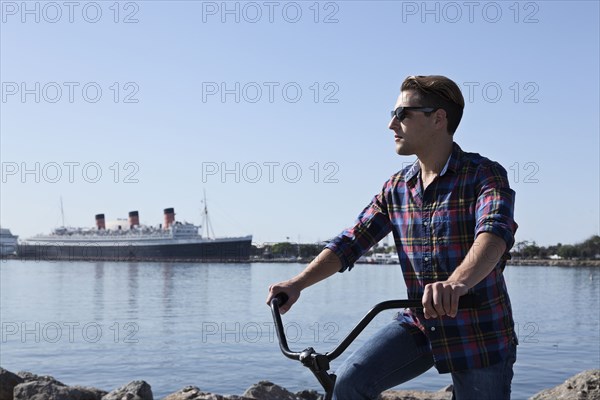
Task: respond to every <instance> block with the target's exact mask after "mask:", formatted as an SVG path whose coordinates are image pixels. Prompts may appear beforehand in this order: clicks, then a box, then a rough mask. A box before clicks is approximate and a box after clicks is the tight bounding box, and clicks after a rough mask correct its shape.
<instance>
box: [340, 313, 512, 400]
mask: <svg viewBox="0 0 600 400" xmlns="http://www.w3.org/2000/svg"><path fill="white" fill-rule="evenodd" d="M515 360H516V344H513V345H512V346H511V348H510V354H508V356H507V357H506V358H505V360H504V361H502V362H500V363H498V364H494V365H492V366H489V367H487V368H480V369H473V370H468V371H460V372H453V373H452V382H453V384H454V391H453V394H452V399H453V400H472V399H477V400H497V399H498V400H506V399H510V384H511V381H512V377H513V369H512V367H513V364H514V362H515ZM432 366H433V355H432V354H431V350H430V349H429V344H428V341H427V338H426V337H425V335H424V334H423V333H422V332H420V331H419V330H418V329H417V328H415V327H409V326H407V325H403V324H401V323H400V322H399V321H393V322H391V323H390V324H388V325H386V326H384V327H383V328H382V329H381V330H380V331H379V332H377V333H376V334H375V335H373V337H371V338H370V339H369V340H368V341H367V342H366V343H365V344H364V345H363V346H362V347H360V348H359V349H358V350H356V351H355V352H354V353H353V354H352V355H351V356H350V357H349V358H348V359H347V360H345V361H344V363H343V364H342V365H341V366H340V367H339V368H338V370H337V371H336V374H337V380H336V383H335V389H334V392H333V399H334V400H362V399H373V400H374V399H377V396H378V395H379V394H380V393H381V392H383V391H384V390H387V389H389V388H392V387H394V386H397V385H400V384H401V383H404V382H407V381H409V380H411V379H413V378H415V377H417V376H419V375H421V374H422V373H424V372H425V371H427V370H428V369H429V368H431V367H432ZM434 389H435V390H438V389H439V388H434Z"/></svg>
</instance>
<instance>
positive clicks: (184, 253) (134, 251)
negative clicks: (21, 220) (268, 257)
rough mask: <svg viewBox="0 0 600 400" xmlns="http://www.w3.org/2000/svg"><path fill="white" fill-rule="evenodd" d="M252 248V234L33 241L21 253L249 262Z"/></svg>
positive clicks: (58, 257) (42, 257)
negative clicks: (186, 239)
mask: <svg viewBox="0 0 600 400" xmlns="http://www.w3.org/2000/svg"><path fill="white" fill-rule="evenodd" d="M251 247H252V237H251V236H248V237H244V238H234V239H231V240H227V239H217V240H206V241H202V242H197V243H172V244H165V243H163V244H136V243H131V242H129V243H114V244H107V243H93V242H56V243H44V242H34V241H32V242H26V243H21V244H19V246H18V256H19V258H23V259H35V260H73V261H75V260H90V261H94V260H102V261H130V262H131V261H164V260H175V261H199V262H245V261H248V260H249V258H250V251H251Z"/></svg>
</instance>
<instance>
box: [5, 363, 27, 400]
mask: <svg viewBox="0 0 600 400" xmlns="http://www.w3.org/2000/svg"><path fill="white" fill-rule="evenodd" d="M20 383H23V378H21V377H20V376H18V375H16V374H13V373H12V372H10V371H7V370H5V369H4V368H0V400H13V390H14V388H15V386H17V385H18V384H20Z"/></svg>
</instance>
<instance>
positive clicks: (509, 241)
mask: <svg viewBox="0 0 600 400" xmlns="http://www.w3.org/2000/svg"><path fill="white" fill-rule="evenodd" d="M479 184H480V190H479V195H478V197H477V204H476V206H475V217H476V225H475V237H477V235H479V234H480V233H482V232H490V233H493V234H494V235H496V236H499V237H501V238H502V239H504V241H505V242H506V251H505V254H507V253H508V252H509V250H510V249H511V247H512V246H513V244H514V242H515V239H514V235H515V232H516V231H517V227H518V225H517V223H516V222H515V221H514V204H515V192H514V190H512V189H511V188H510V185H509V183H508V178H507V174H506V170H505V169H504V168H503V167H502V166H501V165H500V164H498V163H495V162H492V163H491V165H488V166H484V167H482V168H481V169H480V179H479Z"/></svg>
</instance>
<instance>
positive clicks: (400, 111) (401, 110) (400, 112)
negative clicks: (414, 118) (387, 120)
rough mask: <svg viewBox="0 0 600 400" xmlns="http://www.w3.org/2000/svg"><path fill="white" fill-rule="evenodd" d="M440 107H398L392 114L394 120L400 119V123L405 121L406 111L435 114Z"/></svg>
mask: <svg viewBox="0 0 600 400" xmlns="http://www.w3.org/2000/svg"><path fill="white" fill-rule="evenodd" d="M438 109H439V107H437V108H436V107H398V108H396V109H395V110H394V111H392V112H391V114H392V118H394V117H396V118H398V121H402V120H404V118H406V111H422V112H425V113H428V112H433V111H435V110H438Z"/></svg>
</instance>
